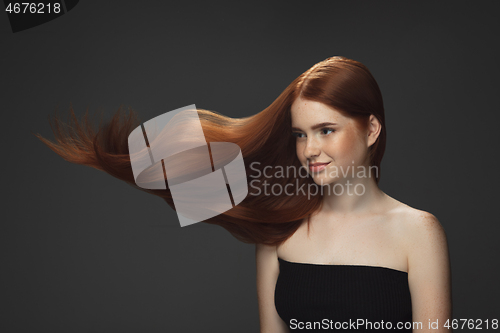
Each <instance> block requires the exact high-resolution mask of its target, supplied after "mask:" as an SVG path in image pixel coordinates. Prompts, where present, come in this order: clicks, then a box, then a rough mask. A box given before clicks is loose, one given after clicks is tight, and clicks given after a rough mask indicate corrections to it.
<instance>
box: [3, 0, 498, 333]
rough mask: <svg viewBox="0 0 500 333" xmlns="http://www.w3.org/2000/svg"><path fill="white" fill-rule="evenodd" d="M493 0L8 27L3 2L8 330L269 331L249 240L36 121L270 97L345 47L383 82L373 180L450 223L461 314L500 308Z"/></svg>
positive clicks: (102, 13) (210, 6) (318, 6)
mask: <svg viewBox="0 0 500 333" xmlns="http://www.w3.org/2000/svg"><path fill="white" fill-rule="evenodd" d="M497 19H498V6H496V2H495V1H490V2H476V3H474V4H473V3H472V2H462V1H453V2H440V3H438V4H436V3H434V2H432V3H431V2H428V3H422V2H420V1H418V2H412V3H411V4H409V3H408V2H406V1H391V2H380V1H366V2H358V1H357V2H348V1H310V2H306V1H301V2H290V1H283V2H270V3H266V4H263V3H256V2H245V3H240V2H237V1H234V2H226V3H225V4H224V5H222V4H220V3H215V2H212V1H206V2H201V1H199V2H186V3H184V4H182V5H181V4H178V3H177V4H172V3H170V2H159V1H156V2H153V1H149V2H147V1H123V0H121V1H113V2H111V1H80V3H79V4H78V5H77V6H76V7H75V8H74V9H73V10H72V11H71V12H69V13H68V14H66V15H63V16H62V17H60V18H58V19H56V20H54V21H51V22H48V23H46V24H44V25H41V26H38V27H35V28H33V29H29V30H25V31H22V32H19V33H16V34H13V33H12V32H11V30H10V27H9V25H8V20H7V16H6V15H5V13H2V14H0V48H1V51H0V57H1V67H0V73H1V74H0V91H1V92H0V94H1V98H0V103H1V106H2V134H1V135H2V147H1V149H2V156H3V158H2V161H3V164H4V166H5V167H3V168H2V173H3V177H2V183H3V186H2V192H3V194H4V195H3V200H2V215H3V217H2V222H1V228H2V229H1V230H2V231H1V233H0V235H1V236H0V237H1V239H0V244H1V272H2V273H1V279H2V281H1V289H2V292H1V294H2V296H1V297H0V300H1V301H0V302H1V306H2V309H1V313H2V318H1V320H0V327H1V328H3V329H0V330H1V331H2V332H52V333H55V332H257V331H258V309H257V297H256V287H255V259H254V247H253V246H252V245H247V244H242V243H240V242H238V241H236V240H235V239H234V238H233V237H232V236H231V235H230V234H229V233H228V232H226V231H225V230H224V229H222V228H220V227H217V226H211V225H204V224H203V223H200V224H197V225H193V226H189V227H185V228H181V227H180V226H179V224H178V220H177V217H176V214H175V212H174V211H173V210H172V209H171V208H170V207H169V206H168V205H167V204H165V203H164V202H163V201H162V200H161V199H159V198H157V197H153V196H151V195H148V194H146V193H143V192H141V191H137V190H135V189H133V188H132V187H130V186H128V185H126V184H125V183H122V182H121V181H119V180H117V179H115V178H112V177H110V176H109V175H107V174H105V173H102V172H99V171H97V170H94V169H91V168H88V167H85V166H78V165H74V164H69V163H67V162H65V161H64V160H62V159H61V158H60V157H59V156H57V155H56V154H55V153H53V152H52V151H50V150H49V149H48V148H47V147H45V146H44V145H43V144H42V143H41V142H39V141H38V140H37V139H36V138H35V137H34V136H33V135H32V134H31V132H30V131H33V132H38V133H40V134H42V135H44V136H46V137H49V138H52V134H51V131H50V127H49V124H48V121H47V116H48V115H49V114H52V113H53V112H54V111H55V110H56V109H58V110H59V111H61V113H62V114H67V113H68V111H69V107H70V105H73V107H74V109H75V111H76V113H77V114H78V115H82V114H83V113H84V112H85V110H86V109H88V110H89V111H90V112H91V113H94V112H96V111H101V110H104V111H105V112H106V115H108V116H110V115H111V114H112V113H113V112H114V111H115V110H116V109H117V108H118V107H119V106H120V105H124V106H126V107H131V108H133V109H134V110H136V111H137V112H138V113H139V114H140V116H141V119H142V120H143V121H146V120H148V119H151V118H153V117H155V116H157V115H160V114H162V113H165V112H167V111H169V110H173V109H176V108H179V107H183V106H186V105H189V104H192V103H195V104H196V106H197V107H199V108H205V109H210V110H216V111H218V112H221V113H223V114H226V115H228V116H231V117H242V116H249V115H253V114H256V113H258V112H259V111H261V110H263V109H264V108H265V107H267V106H268V105H269V104H270V103H271V102H272V101H273V100H274V99H275V98H276V97H277V96H278V95H279V94H280V93H281V91H282V90H283V89H284V88H285V87H286V86H287V85H288V84H289V83H290V82H291V81H292V80H293V79H294V78H296V77H297V76H298V75H300V74H301V73H302V72H304V71H305V70H307V69H308V68H309V67H311V66H312V65H313V64H315V63H317V62H319V61H321V60H323V59H325V58H327V57H330V56H333V55H343V56H346V57H349V58H352V59H355V60H358V61H361V62H363V63H364V64H365V65H367V66H368V68H369V69H370V70H371V72H372V73H373V75H374V76H375V78H376V79H377V81H378V83H379V85H380V88H381V90H382V93H383V96H384V101H385V108H386V117H387V123H386V125H387V131H388V143H387V150H386V155H385V158H384V161H383V163H382V177H381V183H380V186H381V188H382V190H384V191H385V192H386V193H387V194H389V195H390V196H392V197H394V198H396V199H398V200H400V201H402V202H404V203H406V204H408V205H410V206H412V207H415V208H418V209H422V210H426V211H429V212H431V213H433V214H434V215H435V216H437V218H438V219H439V220H440V221H441V223H442V225H443V226H444V228H445V230H446V233H447V236H448V241H449V247H450V253H451V263H452V272H453V274H452V275H453V276H452V277H453V306H454V317H455V318H459V319H460V318H468V319H470V318H472V319H492V318H500V311H499V310H500V305H499V301H498V300H499V296H500V293H499V285H498V281H499V280H500V265H499V262H498V257H497V256H498V254H499V249H500V247H499V224H498V222H499V218H498V201H499V199H500V196H499V194H498V189H499V185H500V184H499V174H498V164H497V162H498V152H499V149H498V143H499V140H498V126H499V121H500V117H499V104H498V90H499V88H500V85H499V74H500V71H499V63H498V59H499V56H500V54H499V51H498V37H499V24H498V23H497V22H498V20H497Z"/></svg>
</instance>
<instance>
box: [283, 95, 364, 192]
mask: <svg viewBox="0 0 500 333" xmlns="http://www.w3.org/2000/svg"><path fill="white" fill-rule="evenodd" d="M291 115H292V127H296V128H299V129H300V130H301V131H300V132H301V136H302V137H299V138H297V141H296V149H297V157H298V158H299V160H300V162H301V164H302V165H303V166H304V167H307V163H308V162H309V163H315V162H330V164H329V165H328V166H327V167H326V168H325V169H324V170H322V171H321V172H319V173H311V171H310V170H309V169H308V170H309V172H310V174H311V176H312V177H313V179H314V181H315V182H316V183H317V184H323V185H326V184H331V183H333V182H336V181H339V178H344V177H342V172H343V171H344V172H347V173H348V174H347V175H346V177H345V179H344V181H345V180H347V179H350V177H351V176H352V171H351V170H352V168H354V169H355V170H357V168H358V167H365V168H366V170H367V169H368V167H369V165H368V160H367V158H366V157H367V155H368V147H367V140H366V139H364V138H363V134H362V133H360V132H359V130H358V128H357V127H356V123H355V120H354V119H352V118H348V117H345V116H343V115H342V114H341V113H340V112H339V111H337V110H335V109H333V108H331V107H329V106H327V105H325V104H322V103H319V102H315V101H309V100H304V99H301V98H298V99H297V100H296V101H295V102H294V103H293V105H292V107H291ZM324 122H329V123H335V124H336V125H333V126H328V127H329V128H332V129H333V130H334V132H331V133H329V134H325V133H324V132H322V131H324V129H323V128H317V129H314V130H312V129H311V126H313V125H316V124H319V123H324ZM353 161H354V163H353ZM339 175H340V177H339Z"/></svg>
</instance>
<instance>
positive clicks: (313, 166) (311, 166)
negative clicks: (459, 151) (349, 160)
mask: <svg viewBox="0 0 500 333" xmlns="http://www.w3.org/2000/svg"><path fill="white" fill-rule="evenodd" d="M328 164H330V162H328V163H314V164H309V170H311V172H320V171H321V170H323V169H324V168H326V166H327V165H328Z"/></svg>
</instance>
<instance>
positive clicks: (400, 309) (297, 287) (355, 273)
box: [274, 258, 412, 332]
mask: <svg viewBox="0 0 500 333" xmlns="http://www.w3.org/2000/svg"><path fill="white" fill-rule="evenodd" d="M278 261H279V267H280V273H279V276H278V281H277V282H276V289H275V294H274V302H275V306H276V310H277V311H278V314H279V315H280V317H281V319H283V321H284V322H285V323H286V324H287V326H288V327H289V328H291V331H297V330H299V331H300V330H303V331H306V332H324V331H328V330H333V331H335V330H339V331H349V330H352V331H353V332H371V331H373V332H380V331H384V330H386V329H387V330H388V331H389V329H388V328H389V327H388V326H389V325H391V328H390V331H393V332H411V331H412V329H411V327H408V326H409V325H410V324H406V325H407V327H406V329H405V327H404V324H405V323H408V322H409V323H411V321H412V312H411V296H410V289H409V286H408V273H406V272H403V271H399V270H395V269H392V268H386V267H378V266H359V265H320V264H306V263H295V262H290V261H286V260H283V259H281V258H278ZM360 320H364V321H363V322H361V321H360ZM382 321H383V322H382ZM315 322H316V324H315ZM345 322H347V324H346V323H345ZM368 322H371V323H372V325H371V326H370V325H369V323H368ZM388 322H390V324H389V323H388ZM300 323H302V324H300ZM308 323H309V324H308ZM353 323H355V324H353ZM398 323H400V324H399V325H403V326H400V327H401V328H400V329H399V328H398V326H397V325H398ZM353 325H354V326H353ZM355 325H358V326H355ZM342 327H343V328H342ZM301 328H302V329H301Z"/></svg>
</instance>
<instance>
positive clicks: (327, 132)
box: [321, 128, 335, 135]
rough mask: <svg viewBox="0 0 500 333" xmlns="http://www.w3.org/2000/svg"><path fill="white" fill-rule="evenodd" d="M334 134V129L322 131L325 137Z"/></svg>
mask: <svg viewBox="0 0 500 333" xmlns="http://www.w3.org/2000/svg"><path fill="white" fill-rule="evenodd" d="M333 132H335V130H334V129H333V128H323V129H322V130H321V133H323V134H324V135H328V134H330V133H333Z"/></svg>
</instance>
